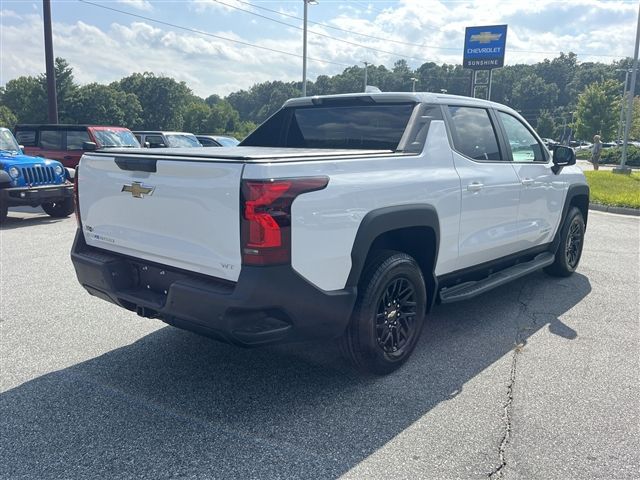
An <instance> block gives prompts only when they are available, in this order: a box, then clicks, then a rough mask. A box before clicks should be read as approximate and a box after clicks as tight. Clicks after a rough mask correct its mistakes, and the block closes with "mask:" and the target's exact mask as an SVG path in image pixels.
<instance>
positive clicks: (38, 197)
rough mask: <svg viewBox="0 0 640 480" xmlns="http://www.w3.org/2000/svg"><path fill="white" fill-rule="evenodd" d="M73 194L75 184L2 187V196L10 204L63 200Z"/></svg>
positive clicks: (32, 203) (0, 193)
mask: <svg viewBox="0 0 640 480" xmlns="http://www.w3.org/2000/svg"><path fill="white" fill-rule="evenodd" d="M72 196H73V185H71V184H67V183H65V184H63V185H44V186H41V187H13V188H3V189H0V198H1V199H2V200H3V201H4V202H7V204H8V205H9V206H18V205H33V206H37V205H40V204H42V203H46V202H55V201H58V202H59V201H62V200H64V199H65V198H70V197H72Z"/></svg>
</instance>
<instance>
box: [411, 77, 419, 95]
mask: <svg viewBox="0 0 640 480" xmlns="http://www.w3.org/2000/svg"><path fill="white" fill-rule="evenodd" d="M417 81H418V79H417V78H416V77H411V91H412V92H414V93H415V91H416V82H417Z"/></svg>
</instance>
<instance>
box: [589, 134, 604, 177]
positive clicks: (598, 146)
mask: <svg viewBox="0 0 640 480" xmlns="http://www.w3.org/2000/svg"><path fill="white" fill-rule="evenodd" d="M600 152H602V142H601V141H600V135H595V136H594V137H593V146H592V147H591V164H592V165H593V169H594V170H598V163H599V162H600Z"/></svg>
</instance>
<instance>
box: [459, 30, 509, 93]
mask: <svg viewBox="0 0 640 480" xmlns="http://www.w3.org/2000/svg"><path fill="white" fill-rule="evenodd" d="M506 44H507V25H489V26H484V27H467V28H466V30H465V34H464V55H463V59H462V66H463V68H469V69H471V70H473V78H472V85H471V96H472V97H475V96H476V89H477V87H479V86H482V87H485V86H486V92H487V100H490V99H491V71H492V70H493V69H494V68H500V67H502V66H503V65H504V50H505V46H506ZM479 70H489V76H488V80H487V81H482V79H480V80H479V79H478V75H477V74H478V71H479Z"/></svg>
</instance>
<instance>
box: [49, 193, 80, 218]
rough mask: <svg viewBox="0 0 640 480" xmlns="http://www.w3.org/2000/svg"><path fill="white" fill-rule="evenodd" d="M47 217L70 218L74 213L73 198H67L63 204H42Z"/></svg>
mask: <svg viewBox="0 0 640 480" xmlns="http://www.w3.org/2000/svg"><path fill="white" fill-rule="evenodd" d="M42 209H43V210H44V211H45V212H46V213H47V215H49V216H51V217H54V218H63V217H68V216H69V215H71V214H72V213H73V210H74V208H73V198H65V199H64V200H62V201H61V202H47V203H43V204H42Z"/></svg>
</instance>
